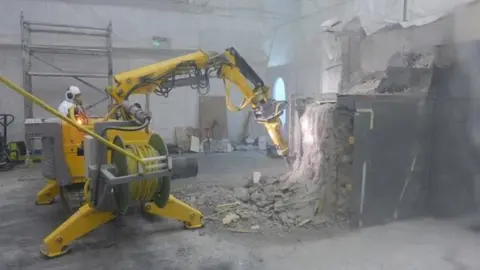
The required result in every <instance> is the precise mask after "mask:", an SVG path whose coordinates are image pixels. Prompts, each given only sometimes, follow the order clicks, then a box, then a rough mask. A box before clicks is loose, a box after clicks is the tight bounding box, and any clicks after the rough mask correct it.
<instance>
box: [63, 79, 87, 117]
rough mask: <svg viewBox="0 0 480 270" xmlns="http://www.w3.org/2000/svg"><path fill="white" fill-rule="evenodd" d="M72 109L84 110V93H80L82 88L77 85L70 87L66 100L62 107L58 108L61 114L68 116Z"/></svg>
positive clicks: (66, 93)
mask: <svg viewBox="0 0 480 270" xmlns="http://www.w3.org/2000/svg"><path fill="white" fill-rule="evenodd" d="M70 108H75V109H79V110H83V108H82V92H80V88H78V87H77V86H75V85H71V86H69V87H68V89H67V92H65V100H64V101H62V103H60V106H58V111H59V112H60V113H61V114H63V115H65V116H68V111H69V110H70Z"/></svg>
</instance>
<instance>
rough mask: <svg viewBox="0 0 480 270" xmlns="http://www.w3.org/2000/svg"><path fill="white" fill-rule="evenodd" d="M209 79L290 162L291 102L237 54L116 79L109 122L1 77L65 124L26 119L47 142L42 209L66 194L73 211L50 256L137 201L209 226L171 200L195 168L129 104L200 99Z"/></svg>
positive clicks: (46, 245) (175, 62)
mask: <svg viewBox="0 0 480 270" xmlns="http://www.w3.org/2000/svg"><path fill="white" fill-rule="evenodd" d="M210 78H220V79H223V81H224V83H225V90H226V106H227V107H228V108H229V109H230V110H232V111H239V110H242V109H243V108H245V107H246V106H248V105H250V106H251V108H252V109H253V111H254V116H255V119H256V120H257V121H258V122H259V123H261V124H263V125H264V127H265V128H266V129H267V131H268V133H269V135H270V137H271V138H272V141H273V143H274V144H275V145H276V146H277V150H278V152H279V154H280V155H282V156H284V157H286V156H287V155H288V147H287V144H286V142H285V141H284V139H283V138H282V134H281V126H282V123H281V121H280V118H279V117H280V116H281V114H282V113H283V111H284V110H285V107H286V103H285V102H284V101H275V100H273V99H271V98H270V88H269V87H267V86H265V85H264V83H263V81H262V80H261V79H260V78H259V77H258V75H257V74H256V73H255V72H254V70H253V69H252V68H251V67H250V66H249V65H248V64H247V63H246V61H245V60H244V59H243V58H242V57H241V56H240V55H239V54H238V53H237V51H236V50H235V49H234V48H229V49H227V50H225V52H223V53H207V52H203V51H198V52H195V53H191V54H187V55H184V56H180V57H177V58H173V59H170V60H167V61H162V62H159V63H155V64H152V65H149V66H145V67H140V68H138V69H134V70H131V71H128V72H124V73H121V74H118V75H116V76H115V85H114V86H110V87H108V88H107V89H106V91H107V93H108V94H109V95H110V96H111V98H112V100H113V106H112V107H111V109H110V111H109V112H108V113H107V114H106V115H105V117H102V118H87V117H85V116H84V115H81V114H80V115H79V114H76V113H75V111H70V114H69V116H64V115H62V114H60V113H58V112H57V111H56V110H55V109H53V108H51V107H49V106H48V105H46V104H45V103H44V102H43V101H41V100H40V99H38V98H36V97H35V96H33V95H31V94H30V93H28V92H26V91H25V90H24V89H21V88H20V87H18V86H17V85H15V84H13V83H12V82H11V81H9V80H8V79H6V78H4V77H1V76H0V81H1V82H3V83H5V84H6V85H7V86H9V87H10V88H11V89H13V90H15V91H16V92H18V93H19V94H21V95H23V96H24V97H25V98H28V99H30V100H31V101H33V102H34V103H36V104H37V105H39V106H41V107H43V108H44V109H45V110H47V111H49V112H50V113H52V114H53V115H55V116H56V117H57V118H60V119H61V120H59V119H56V118H53V119H27V120H26V123H25V127H26V133H27V134H34V135H36V136H41V137H42V146H43V153H44V154H43V161H42V162H43V164H42V172H43V175H44V177H45V178H46V180H47V184H46V185H45V187H44V188H43V189H42V190H41V191H40V192H39V193H38V194H37V200H36V203H37V204H50V203H52V202H53V201H54V198H55V197H56V196H58V195H59V196H60V198H61V201H62V204H63V205H64V206H65V208H66V209H67V210H70V211H72V215H71V216H70V217H69V218H68V219H67V220H66V221H65V222H63V224H61V225H60V226H59V227H57V228H56V229H55V230H54V231H53V232H52V233H50V235H48V236H47V237H46V238H45V239H44V240H43V245H42V248H41V251H42V253H43V254H45V255H46V256H48V257H56V256H59V255H62V254H64V253H66V252H67V251H68V245H69V244H70V243H71V242H72V241H74V240H76V239H79V238H80V237H82V236H84V235H85V234H87V233H88V232H90V231H92V230H94V229H96V228H98V227H99V226H100V225H102V224H104V223H106V222H108V221H110V220H112V219H113V218H115V216H116V215H119V214H125V213H126V212H127V209H128V207H129V206H131V205H132V202H133V201H140V202H141V204H142V209H143V211H145V212H146V213H149V214H152V215H158V216H162V217H167V218H172V219H176V220H178V221H181V222H183V223H184V225H185V227H186V228H188V229H194V228H200V227H202V226H203V218H202V214H201V213H200V212H199V211H198V210H197V209H194V208H193V207H191V206H189V205H187V204H185V203H184V202H182V201H180V200H178V199H176V198H175V197H173V196H172V195H170V180H171V177H172V172H173V171H193V173H191V174H189V173H187V174H186V175H184V177H188V176H195V175H196V172H197V170H196V163H194V162H192V161H191V160H188V159H187V160H186V159H178V158H177V159H175V158H172V157H171V156H170V155H169V154H168V151H167V148H166V145H165V143H164V141H163V139H162V138H161V137H160V136H159V135H158V134H155V133H153V132H152V131H151V130H150V126H149V124H150V121H151V119H150V116H149V115H148V114H147V113H145V112H144V111H143V110H142V108H141V106H140V105H139V104H136V103H131V102H130V101H129V100H128V98H129V97H130V95H134V94H147V93H154V94H157V95H160V96H163V97H168V94H169V92H170V91H171V90H172V89H174V88H176V87H181V86H188V85H189V86H191V87H193V88H196V89H197V90H198V91H199V92H201V91H202V90H203V89H207V88H208V86H209V79H210ZM230 84H234V85H235V86H236V88H237V89H238V90H239V91H240V92H241V93H242V94H243V96H244V101H243V102H242V104H241V105H240V106H239V107H236V106H234V105H232V103H231V101H230V99H229V97H230ZM72 191H73V192H72ZM79 194H80V196H78V195H79ZM77 205H78V206H77Z"/></svg>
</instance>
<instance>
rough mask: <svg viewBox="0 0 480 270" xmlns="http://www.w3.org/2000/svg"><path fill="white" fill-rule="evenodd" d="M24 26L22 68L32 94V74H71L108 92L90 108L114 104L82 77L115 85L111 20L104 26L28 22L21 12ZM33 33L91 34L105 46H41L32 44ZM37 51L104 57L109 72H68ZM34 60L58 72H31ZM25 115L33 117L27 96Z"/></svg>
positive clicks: (34, 75)
mask: <svg viewBox="0 0 480 270" xmlns="http://www.w3.org/2000/svg"><path fill="white" fill-rule="evenodd" d="M20 27H21V49H22V69H23V88H24V89H25V90H27V91H28V92H29V93H32V92H33V86H32V78H33V77H71V78H73V79H75V80H77V81H79V82H81V83H83V84H84V85H86V86H88V87H89V88H91V89H93V90H96V91H98V92H100V93H102V94H104V95H105V98H103V99H101V100H99V101H98V102H96V103H94V104H92V105H90V106H87V107H86V109H90V108H92V107H94V106H96V105H98V104H100V103H102V102H103V101H105V100H107V99H108V101H109V105H110V104H111V103H112V100H111V98H110V97H109V96H108V95H107V94H106V93H105V91H104V90H103V89H100V88H98V87H96V86H95V85H93V84H92V83H89V82H88V81H86V80H84V79H82V78H106V79H107V80H108V85H112V84H113V59H112V22H111V21H110V22H109V23H108V26H107V27H105V28H101V27H91V26H81V25H68V24H53V23H43V22H33V21H26V20H25V18H24V15H23V12H22V13H21V15H20ZM32 34H59V35H75V36H90V37H95V38H99V39H104V41H105V42H104V44H105V45H104V46H101V47H85V46H59V45H54V44H53V45H38V44H32V38H31V37H32ZM37 53H43V54H45V53H48V54H70V55H90V56H98V57H105V58H106V59H107V71H106V73H104V74H95V73H82V72H65V71H64V70H63V69H61V68H60V67H57V66H56V65H54V64H52V63H49V62H48V61H46V60H45V59H43V58H42V57H41V56H38V55H37ZM32 59H36V60H38V61H40V62H42V63H43V64H45V65H48V66H50V67H51V68H53V69H55V70H56V71H58V72H36V71H32ZM24 115H25V119H26V118H33V107H32V102H31V101H30V100H28V99H24Z"/></svg>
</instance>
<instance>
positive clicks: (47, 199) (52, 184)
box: [35, 180, 60, 205]
mask: <svg viewBox="0 0 480 270" xmlns="http://www.w3.org/2000/svg"><path fill="white" fill-rule="evenodd" d="M58 194H60V187H59V186H58V185H57V181H55V180H47V184H46V185H45V186H44V187H43V188H42V189H41V190H40V191H39V192H38V193H37V200H36V201H35V204H37V205H47V204H52V203H53V201H54V200H55V197H56V196H57V195H58Z"/></svg>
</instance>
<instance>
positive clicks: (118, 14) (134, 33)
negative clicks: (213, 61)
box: [0, 0, 293, 141]
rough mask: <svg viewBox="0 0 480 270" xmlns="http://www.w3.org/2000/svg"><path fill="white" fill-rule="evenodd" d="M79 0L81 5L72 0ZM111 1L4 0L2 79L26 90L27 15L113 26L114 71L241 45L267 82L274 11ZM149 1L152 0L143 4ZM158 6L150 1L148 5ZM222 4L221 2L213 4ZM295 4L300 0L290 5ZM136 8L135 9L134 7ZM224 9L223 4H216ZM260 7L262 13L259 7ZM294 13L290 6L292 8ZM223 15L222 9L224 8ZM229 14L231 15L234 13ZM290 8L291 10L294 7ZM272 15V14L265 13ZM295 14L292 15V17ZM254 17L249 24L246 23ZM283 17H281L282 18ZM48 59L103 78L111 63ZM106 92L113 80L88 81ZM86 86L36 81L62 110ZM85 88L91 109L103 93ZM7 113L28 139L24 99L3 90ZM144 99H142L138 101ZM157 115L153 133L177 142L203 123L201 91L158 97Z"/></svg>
mask: <svg viewBox="0 0 480 270" xmlns="http://www.w3.org/2000/svg"><path fill="white" fill-rule="evenodd" d="M73 2H75V1H73ZM105 2H106V1H96V3H93V2H92V3H91V4H94V6H90V5H87V4H82V2H81V1H77V2H75V3H77V4H68V3H65V2H64V1H46V0H42V1H32V0H20V1H9V0H0V5H1V6H2V8H1V10H0V25H2V27H1V28H0V56H1V57H0V62H1V65H0V74H2V75H5V76H7V77H9V78H10V79H11V80H13V81H14V82H16V83H18V84H19V85H21V84H22V69H21V52H20V49H19V43H20V13H21V12H22V11H23V12H24V14H25V18H26V20H30V21H41V22H51V23H68V24H78V25H91V26H97V27H99V26H101V27H103V26H106V25H107V24H108V21H109V20H112V22H113V32H114V35H113V46H114V73H118V72H121V71H126V70H129V69H131V68H135V67H139V66H142V65H145V64H150V63H154V62H155V61H158V60H163V59H168V58H171V57H174V56H177V55H181V54H184V53H186V52H185V51H184V50H185V49H199V48H201V49H204V50H218V51H222V50H223V49H225V48H227V47H230V46H234V47H236V48H237V49H238V50H239V52H240V53H241V54H242V56H244V58H246V60H247V61H248V62H249V63H250V64H251V65H252V67H253V68H254V69H255V70H256V71H257V72H258V73H259V75H260V76H261V77H264V75H265V71H266V65H267V60H268V55H267V54H266V53H265V51H264V46H263V44H264V43H265V41H266V39H267V38H268V37H269V35H270V34H269V33H270V32H271V27H272V26H273V25H274V24H275V23H276V22H277V20H279V18H277V17H278V14H277V13H274V12H273V11H272V10H268V9H265V10H263V11H262V10H260V11H259V10H258V8H259V7H258V4H255V3H254V2H253V1H249V3H250V4H252V5H253V4H255V5H254V6H253V7H252V9H251V10H250V12H248V11H249V8H248V7H247V6H245V5H246V2H245V3H243V4H242V5H241V6H242V7H237V6H233V8H239V9H240V12H237V9H233V8H232V9H219V8H218V7H217V8H213V9H212V10H207V12H206V13H205V12H203V13H202V12H200V13H197V12H194V11H191V10H190V11H189V12H187V13H180V12H181V10H180V11H175V10H173V11H167V10H162V9H155V8H151V7H149V6H144V7H142V6H141V5H140V4H138V5H134V4H135V3H134V2H135V1H131V2H128V1H121V2H122V4H121V3H120V2H119V4H118V5H117V6H108V5H105V4H101V3H105ZM144 2H145V1H144ZM146 2H149V3H150V4H152V2H151V1H146ZM214 2H219V1H214ZM291 2H293V1H291ZM129 3H130V5H129ZM217 5H219V4H218V3H217ZM254 8H255V9H254ZM285 8H286V9H288V5H285ZM219 10H220V11H219ZM225 10H227V11H228V10H230V12H229V13H228V14H226V13H225ZM290 10H292V9H291V7H290ZM265 14H267V15H265ZM287 15H288V14H287ZM247 18H248V19H247ZM280 19H282V18H280ZM153 36H161V37H167V38H169V39H171V44H170V45H171V46H170V48H165V49H167V50H159V51H156V50H154V48H153V44H152V37H153ZM45 37H46V38H41V39H37V40H36V41H35V42H36V43H37V44H41V43H46V44H48V43H52V42H55V43H56V44H58V43H60V44H65V45H67V44H76V45H78V44H82V45H97V43H95V44H93V42H92V41H90V40H88V39H85V38H81V39H78V38H77V39H65V38H57V37H52V36H50V37H47V36H45ZM46 59H47V60H48V61H50V62H52V63H54V64H56V65H58V66H59V67H61V68H62V69H65V70H73V71H88V73H91V72H94V71H98V72H102V73H104V71H105V70H106V61H102V62H101V61H100V60H99V59H93V60H88V61H87V59H83V58H82V59H80V58H78V57H73V56H51V55H47V56H46ZM34 68H36V71H43V72H47V71H50V70H49V69H46V68H45V65H43V64H41V63H40V64H38V63H35V60H34ZM89 81H91V82H92V83H93V84H95V85H97V86H98V87H100V88H103V87H105V86H106V80H96V79H95V80H89ZM72 83H73V84H78V85H80V86H83V85H82V84H81V83H79V82H77V81H75V80H73V79H68V78H64V79H58V78H36V79H34V81H33V86H34V87H33V88H34V92H35V94H36V95H38V96H39V97H41V98H42V99H44V100H45V101H46V102H47V103H48V104H50V105H52V106H55V107H56V106H58V104H59V103H60V102H61V100H62V98H63V95H64V89H65V88H66V87H67V86H68V85H69V84H72ZM211 83H212V84H211V92H210V95H224V92H223V83H222V82H221V81H219V80H212V82H211ZM83 89H85V99H86V103H87V104H91V103H93V102H94V101H96V100H97V99H98V98H101V97H102V95H101V94H100V93H97V92H95V91H94V90H91V89H87V88H86V87H83ZM0 93H1V96H2V98H1V99H0V112H2V113H12V114H14V115H15V116H16V117H17V119H16V121H15V123H14V124H13V125H12V126H11V127H10V132H9V137H10V139H11V140H21V139H23V136H24V135H23V99H22V98H21V97H20V96H19V95H18V94H16V93H14V92H13V91H10V90H8V89H6V88H5V87H3V86H0ZM232 95H233V97H232V98H233V101H234V102H235V103H240V102H241V100H242V98H241V96H240V94H239V93H238V92H237V91H235V92H234V93H233V94H232ZM138 98H140V99H142V100H143V97H138ZM151 107H152V112H153V115H154V124H153V125H154V129H156V130H157V132H160V133H161V134H162V135H163V136H165V137H166V139H167V141H171V140H172V139H173V128H174V127H175V126H194V127H196V126H197V125H198V94H197V93H196V92H195V90H192V89H190V88H181V89H175V91H174V92H173V93H172V94H171V95H170V97H169V98H168V99H164V98H162V97H156V96H154V97H152V100H151ZM105 108H106V104H100V105H99V106H98V107H96V109H94V110H93V112H95V113H98V114H100V113H103V112H104V110H105ZM34 113H35V116H36V117H41V116H46V114H45V113H44V112H43V111H42V110H41V109H38V108H36V109H35V110H34ZM245 114H246V112H240V113H228V119H229V136H230V137H231V138H237V137H238V133H239V132H241V123H242V121H243V119H244V116H245Z"/></svg>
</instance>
